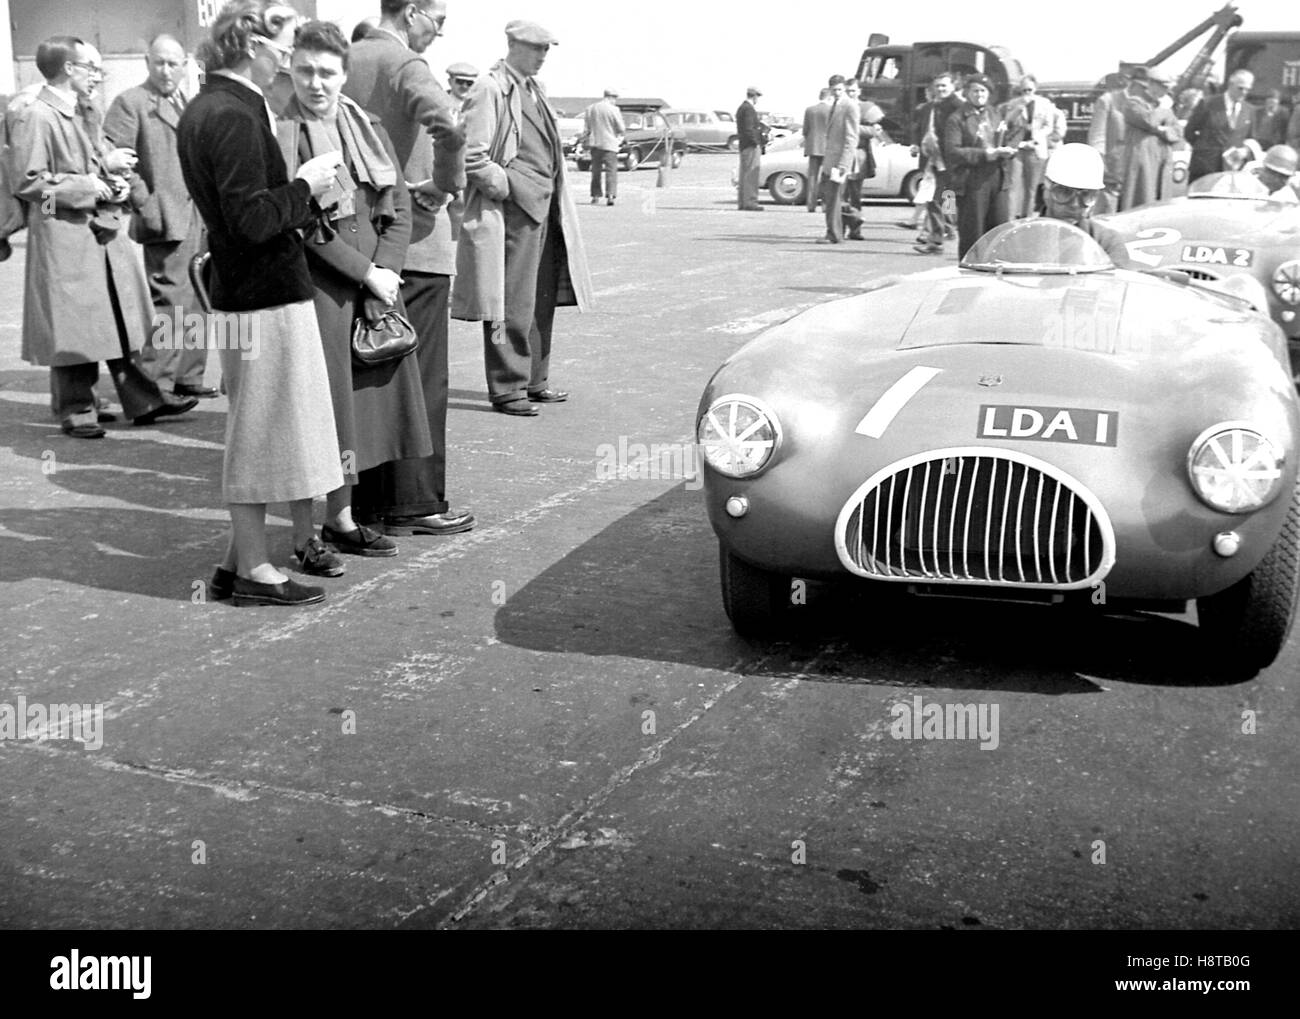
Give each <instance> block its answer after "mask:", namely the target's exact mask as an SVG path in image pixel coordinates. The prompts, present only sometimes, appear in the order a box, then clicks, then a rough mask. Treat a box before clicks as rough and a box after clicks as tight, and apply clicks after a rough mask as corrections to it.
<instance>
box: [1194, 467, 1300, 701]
mask: <svg viewBox="0 0 1300 1019" xmlns="http://www.w3.org/2000/svg"><path fill="white" fill-rule="evenodd" d="M1298 595H1300V480H1297V483H1296V489H1295V491H1294V492H1293V493H1292V496H1291V507H1290V509H1289V510H1288V511H1287V515H1286V522H1285V523H1284V524H1283V525H1282V531H1281V533H1280V534H1279V535H1278V537H1277V541H1275V542H1274V543H1273V547H1272V548H1271V549H1269V553H1268V555H1266V556H1265V557H1264V558H1263V560H1262V561H1261V562H1260V564H1259V565H1258V566H1256V567H1255V569H1254V570H1252V571H1251V573H1250V574H1249V575H1248V576H1246V577H1244V578H1242V579H1241V580H1239V581H1237V583H1235V584H1233V585H1232V587H1230V588H1228V589H1227V590H1226V591H1220V592H1219V593H1218V594H1212V595H1209V596H1208V597H1205V598H1198V599H1197V600H1196V614H1197V616H1198V617H1199V620H1200V627H1201V637H1202V640H1203V641H1204V642H1205V644H1206V648H1207V650H1208V651H1209V652H1210V654H1211V655H1212V656H1213V658H1214V661H1215V662H1216V663H1217V664H1218V665H1219V666H1220V667H1221V668H1222V669H1223V670H1224V671H1225V672H1227V673H1228V674H1229V675H1230V676H1234V677H1237V678H1241V679H1249V678H1251V677H1252V676H1254V675H1255V674H1256V673H1258V672H1259V671H1260V670H1261V669H1266V668H1268V667H1269V666H1270V665H1272V664H1273V662H1274V661H1276V659H1277V656H1278V655H1279V654H1281V653H1282V649H1283V648H1284V647H1286V642H1287V638H1288V637H1289V636H1290V633H1291V623H1292V621H1293V620H1294V618H1295V612H1296V603H1297V600H1300V599H1298Z"/></svg>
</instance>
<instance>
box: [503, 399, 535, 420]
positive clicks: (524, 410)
mask: <svg viewBox="0 0 1300 1019" xmlns="http://www.w3.org/2000/svg"><path fill="white" fill-rule="evenodd" d="M492 409H493V410H494V411H496V412H497V413H499V414H510V415H512V416H513V417H519V418H535V417H537V415H538V414H540V413H541V411H539V410H538V409H537V408H536V407H534V406H533V405H532V404H531V403H529V402H528V401H527V400H511V401H510V402H509V403H494V404H492Z"/></svg>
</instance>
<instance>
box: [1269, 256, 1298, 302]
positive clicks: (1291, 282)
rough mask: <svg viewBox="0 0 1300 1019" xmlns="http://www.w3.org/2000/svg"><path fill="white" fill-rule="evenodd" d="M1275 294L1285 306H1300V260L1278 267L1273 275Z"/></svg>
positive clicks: (1292, 260) (1284, 263)
mask: <svg viewBox="0 0 1300 1019" xmlns="http://www.w3.org/2000/svg"><path fill="white" fill-rule="evenodd" d="M1273 293H1275V294H1277V299H1278V300H1279V301H1281V302H1282V303H1283V304H1300V258H1293V259H1291V261H1289V262H1283V263H1282V264H1281V265H1279V266H1278V267H1277V271H1276V272H1274V273H1273Z"/></svg>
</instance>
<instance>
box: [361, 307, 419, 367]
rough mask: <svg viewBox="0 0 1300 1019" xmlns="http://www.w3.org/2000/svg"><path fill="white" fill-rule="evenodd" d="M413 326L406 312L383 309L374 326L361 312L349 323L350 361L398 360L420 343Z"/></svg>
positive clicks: (379, 361)
mask: <svg viewBox="0 0 1300 1019" xmlns="http://www.w3.org/2000/svg"><path fill="white" fill-rule="evenodd" d="M419 342H420V341H419V338H418V337H417V336H416V335H415V328H414V327H413V326H412V325H411V323H410V322H409V321H408V320H407V318H406V316H405V315H401V314H399V313H398V312H396V311H386V312H384V315H383V317H382V318H381V319H380V320H379V321H378V322H377V323H375V324H374V325H371V324H370V322H369V321H368V320H367V319H366V317H365V316H364V315H358V316H357V318H356V321H355V322H353V323H352V360H354V361H356V362H357V363H358V364H361V365H374V364H388V363H389V362H392V361H400V360H401V359H402V358H404V357H405V356H406V355H407V354H409V353H411V351H413V350H415V348H416V347H417V346H419Z"/></svg>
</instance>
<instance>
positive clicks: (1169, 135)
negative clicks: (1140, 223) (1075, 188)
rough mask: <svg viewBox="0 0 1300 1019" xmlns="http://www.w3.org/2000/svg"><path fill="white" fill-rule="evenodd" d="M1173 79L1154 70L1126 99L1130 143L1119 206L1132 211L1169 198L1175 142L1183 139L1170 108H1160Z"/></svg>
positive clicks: (1136, 83) (1126, 122)
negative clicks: (1137, 207) (1139, 206)
mask: <svg viewBox="0 0 1300 1019" xmlns="http://www.w3.org/2000/svg"><path fill="white" fill-rule="evenodd" d="M1173 83H1174V79H1173V78H1172V77H1171V76H1170V75H1168V74H1166V73H1165V72H1164V71H1161V70H1159V69H1157V68H1151V69H1149V70H1148V71H1146V72H1145V74H1144V75H1143V76H1142V77H1139V78H1138V80H1136V81H1134V82H1133V84H1132V86H1130V88H1129V93H1128V95H1127V96H1126V97H1125V98H1124V104H1123V110H1124V124H1125V131H1126V136H1127V139H1128V140H1127V144H1126V145H1125V147H1124V148H1125V152H1124V183H1123V185H1122V187H1121V189H1120V196H1119V207H1120V208H1121V209H1131V208H1133V207H1135V206H1138V205H1146V204H1147V203H1148V202H1158V201H1162V200H1163V199H1165V198H1168V197H1169V188H1170V186H1171V183H1172V179H1171V173H1172V170H1171V164H1172V160H1173V146H1174V143H1175V142H1177V141H1178V140H1179V139H1181V138H1182V131H1181V130H1180V129H1179V127H1178V118H1177V117H1176V116H1174V111H1173V109H1172V108H1171V107H1168V106H1163V105H1161V102H1160V100H1161V98H1163V97H1164V96H1166V95H1168V94H1169V88H1170V86H1171V85H1173Z"/></svg>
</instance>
